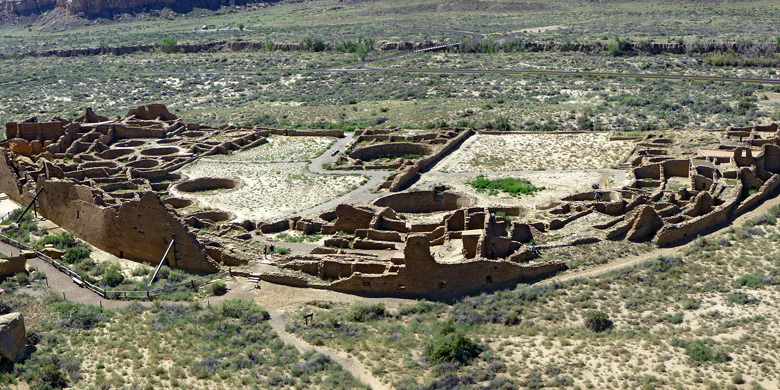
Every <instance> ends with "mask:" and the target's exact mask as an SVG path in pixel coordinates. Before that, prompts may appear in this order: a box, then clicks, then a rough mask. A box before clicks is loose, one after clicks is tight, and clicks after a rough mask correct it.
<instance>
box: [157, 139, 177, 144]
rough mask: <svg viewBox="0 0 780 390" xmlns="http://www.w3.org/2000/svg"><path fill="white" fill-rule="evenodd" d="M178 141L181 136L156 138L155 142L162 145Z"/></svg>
mask: <svg viewBox="0 0 780 390" xmlns="http://www.w3.org/2000/svg"><path fill="white" fill-rule="evenodd" d="M179 141H181V138H164V139H160V140H157V143H158V144H160V145H164V144H172V143H176V142H179Z"/></svg>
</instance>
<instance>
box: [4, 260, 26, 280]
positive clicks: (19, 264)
mask: <svg viewBox="0 0 780 390" xmlns="http://www.w3.org/2000/svg"><path fill="white" fill-rule="evenodd" d="M26 268H27V258H26V257H24V256H16V257H6V258H3V259H0V276H13V275H16V274H18V273H21V272H24V271H25V270H26Z"/></svg>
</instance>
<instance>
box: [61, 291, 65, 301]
mask: <svg viewBox="0 0 780 390" xmlns="http://www.w3.org/2000/svg"><path fill="white" fill-rule="evenodd" d="M62 299H65V291H63V292H62Z"/></svg>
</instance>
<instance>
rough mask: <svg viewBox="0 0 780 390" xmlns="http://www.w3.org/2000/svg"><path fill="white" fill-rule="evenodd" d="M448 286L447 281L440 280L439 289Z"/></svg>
mask: <svg viewBox="0 0 780 390" xmlns="http://www.w3.org/2000/svg"><path fill="white" fill-rule="evenodd" d="M446 288H447V282H439V290H444V289H446Z"/></svg>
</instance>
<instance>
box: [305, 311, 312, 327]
mask: <svg viewBox="0 0 780 390" xmlns="http://www.w3.org/2000/svg"><path fill="white" fill-rule="evenodd" d="M303 320H304V321H306V326H309V320H311V323H312V325H314V313H309V314H306V315H305V316H303Z"/></svg>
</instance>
